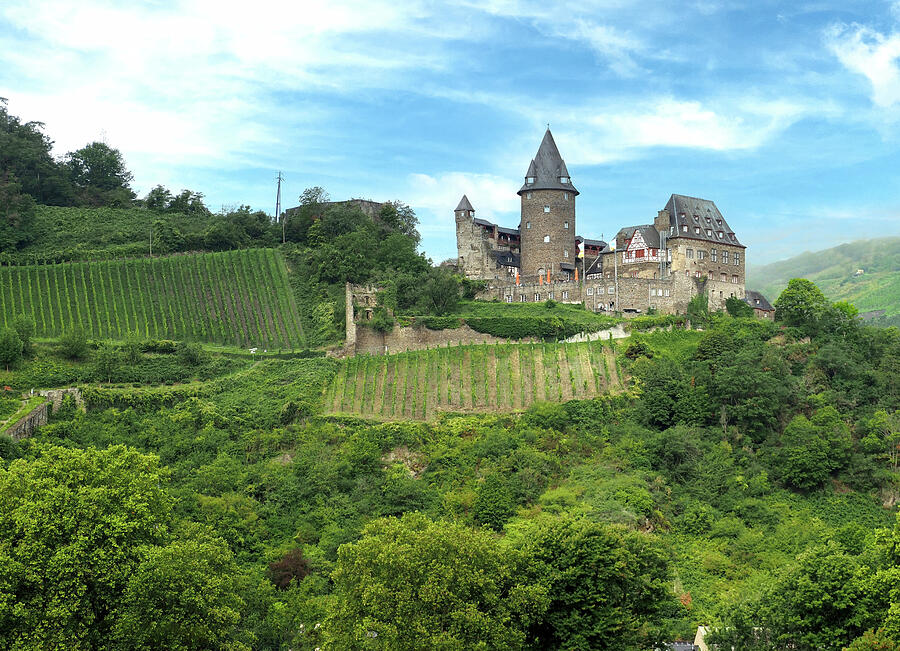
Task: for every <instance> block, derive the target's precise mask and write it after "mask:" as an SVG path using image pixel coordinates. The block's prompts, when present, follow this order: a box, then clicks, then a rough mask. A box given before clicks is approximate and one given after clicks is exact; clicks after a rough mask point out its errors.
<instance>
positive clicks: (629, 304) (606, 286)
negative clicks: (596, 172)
mask: <svg viewBox="0 0 900 651" xmlns="http://www.w3.org/2000/svg"><path fill="white" fill-rule="evenodd" d="M518 194H519V196H520V197H521V219H520V222H519V228H518V229H508V228H503V227H501V226H498V225H497V224H493V223H491V222H488V221H485V220H482V219H478V218H476V217H475V209H474V208H473V207H472V204H471V202H470V201H469V199H468V198H467V197H466V196H463V198H462V200H461V201H460V203H459V206H457V208H456V211H455V215H456V234H457V249H458V263H457V264H458V268H459V269H460V271H461V272H462V273H464V274H465V275H466V276H467V277H469V278H478V279H483V280H486V281H487V288H486V290H485V291H484V292H483V294H482V297H483V298H488V299H496V300H505V301H507V302H525V301H528V302H530V301H539V300H547V299H548V298H552V299H553V300H561V301H564V302H581V303H584V304H585V306H586V307H588V308H589V309H592V310H595V311H610V312H623V313H625V314H640V313H646V312H647V311H649V310H656V311H659V312H666V313H673V312H684V311H686V309H687V305H688V302H689V301H690V300H691V298H693V297H694V296H696V295H697V294H699V293H705V294H706V295H707V297H708V299H709V306H710V309H714V310H715V309H724V307H725V301H726V300H727V299H728V298H729V297H732V296H733V297H737V298H741V299H743V298H744V297H745V290H744V270H745V268H746V247H745V246H744V245H743V244H741V242H740V241H739V239H738V237H737V235H736V234H735V232H734V231H733V230H732V229H731V227H730V226H729V225H728V223H727V221H726V220H725V218H724V216H723V215H722V213H721V212H720V211H719V209H718V208H717V207H716V205H715V203H713V202H712V201H710V200H708V199H699V198H696V197H689V196H685V195H680V194H673V195H671V196H670V197H669V200H668V201H667V202H666V205H665V206H664V208H663V209H662V210H660V211H659V212H658V213H657V215H656V217H655V218H654V219H653V222H652V223H649V224H639V225H635V226H628V227H625V228H622V229H620V230H619V231H618V233H617V234H616V236H615V238H614V239H613V241H612V242H610V243H606V242H604V241H602V240H591V239H585V238H583V237H581V236H576V235H575V197H577V196H578V194H579V193H578V190H576V189H575V186H574V185H573V184H572V178H571V177H570V176H569V172H568V170H567V168H566V164H565V161H564V160H563V159H562V156H561V155H560V153H559V149H558V148H557V146H556V143H555V142H554V140H553V135H552V134H551V133H550V130H549V129H548V130H547V132H546V133H545V134H544V138H543V140H542V141H541V145H540V147H539V149H538V152H537V154H536V155H535V157H534V159H533V160H532V161H531V163H530V165H529V166H528V171H527V172H526V175H525V183H524V184H523V185H522V188H521V189H520V190H519V192H518Z"/></svg>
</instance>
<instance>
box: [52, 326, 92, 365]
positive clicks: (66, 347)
mask: <svg viewBox="0 0 900 651" xmlns="http://www.w3.org/2000/svg"><path fill="white" fill-rule="evenodd" d="M59 349H60V352H61V353H62V354H63V355H64V356H65V357H68V358H69V359H81V358H82V357H84V356H85V354H86V353H87V349H88V340H87V334H85V332H84V328H81V327H80V326H75V327H74V328H72V329H71V330H69V331H67V332H64V333H63V335H62V336H61V337H60V338H59Z"/></svg>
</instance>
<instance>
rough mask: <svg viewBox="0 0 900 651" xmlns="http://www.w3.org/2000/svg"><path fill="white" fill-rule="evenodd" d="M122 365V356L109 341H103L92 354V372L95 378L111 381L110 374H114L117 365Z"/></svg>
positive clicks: (117, 368) (117, 367)
mask: <svg viewBox="0 0 900 651" xmlns="http://www.w3.org/2000/svg"><path fill="white" fill-rule="evenodd" d="M120 366H122V356H121V355H120V354H119V351H118V350H117V349H116V348H115V346H113V345H112V344H111V343H109V342H104V343H103V344H101V345H100V347H99V348H98V349H97V352H96V353H95V354H94V374H95V376H96V377H97V378H99V379H101V380H103V379H105V380H106V381H107V382H112V376H113V375H115V373H116V371H118V370H119V367H120Z"/></svg>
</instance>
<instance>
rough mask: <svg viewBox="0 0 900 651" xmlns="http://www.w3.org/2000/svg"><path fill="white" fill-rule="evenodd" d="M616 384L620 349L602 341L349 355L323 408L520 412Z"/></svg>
mask: <svg viewBox="0 0 900 651" xmlns="http://www.w3.org/2000/svg"><path fill="white" fill-rule="evenodd" d="M619 387H621V381H620V371H619V366H618V363H617V361H616V356H615V352H614V351H613V349H612V348H610V347H609V345H608V344H604V343H602V342H601V341H599V340H598V341H593V342H585V343H576V344H565V343H545V344H502V345H487V344H485V345H472V346H454V347H449V348H435V349H431V350H420V351H414V352H408V353H400V354H398V355H387V356H379V357H372V356H367V355H365V356H358V357H352V358H350V359H348V360H346V361H345V362H344V364H343V368H342V369H341V370H339V371H338V373H337V375H336V376H335V378H334V380H333V381H332V383H331V385H330V387H329V389H328V392H327V394H326V399H325V404H326V408H328V409H330V411H331V412H332V413H345V414H358V415H362V416H365V417H368V418H376V419H382V420H395V419H407V420H408V419H419V420H422V419H424V420H430V419H431V418H432V417H433V416H435V415H436V414H437V413H438V412H442V411H453V412H457V411H516V410H519V409H524V408H526V407H528V405H530V404H531V403H533V402H535V401H539V400H551V401H563V400H570V399H573V398H579V399H581V398H591V397H593V396H596V395H598V394H600V393H602V392H604V391H607V390H611V389H616V388H619Z"/></svg>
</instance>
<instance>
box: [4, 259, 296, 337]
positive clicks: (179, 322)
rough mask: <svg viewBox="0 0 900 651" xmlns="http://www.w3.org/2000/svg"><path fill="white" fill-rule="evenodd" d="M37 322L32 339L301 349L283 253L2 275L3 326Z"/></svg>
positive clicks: (11, 270)
mask: <svg viewBox="0 0 900 651" xmlns="http://www.w3.org/2000/svg"><path fill="white" fill-rule="evenodd" d="M19 313H24V314H28V315H31V316H32V317H33V318H34V321H35V326H36V334H37V336H39V337H53V336H57V335H59V334H61V333H62V332H64V331H65V330H68V329H70V328H72V327H73V326H74V325H80V326H81V327H83V328H84V329H85V331H87V332H88V333H89V334H90V336H92V337H95V338H104V339H121V338H124V337H125V336H127V334H128V333H129V332H138V333H139V334H140V335H141V336H143V337H150V338H155V339H177V340H182V339H184V340H196V341H205V342H211V343H219V344H231V345H238V346H259V347H263V348H297V347H302V346H303V344H304V341H303V333H302V330H301V327H300V318H299V315H298V313H297V305H296V303H295V301H294V297H293V294H292V292H291V288H290V285H289V284H288V279H287V268H286V267H285V264H284V260H283V258H282V257H281V254H280V253H278V252H277V251H275V250H272V249H249V250H242V251H225V252H223V253H206V254H196V255H179V256H170V257H163V258H152V259H150V258H136V259H130V260H104V261H98V262H80V263H64V264H55V265H38V266H24V267H2V268H0V323H2V325H4V326H5V325H11V324H12V320H13V319H14V318H15V315H16V314H19Z"/></svg>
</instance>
